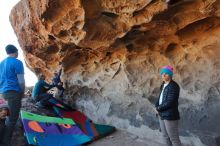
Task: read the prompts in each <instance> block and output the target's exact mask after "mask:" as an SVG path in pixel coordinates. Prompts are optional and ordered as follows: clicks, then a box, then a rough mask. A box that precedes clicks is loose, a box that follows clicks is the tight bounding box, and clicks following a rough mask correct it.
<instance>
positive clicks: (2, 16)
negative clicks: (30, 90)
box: [0, 0, 37, 86]
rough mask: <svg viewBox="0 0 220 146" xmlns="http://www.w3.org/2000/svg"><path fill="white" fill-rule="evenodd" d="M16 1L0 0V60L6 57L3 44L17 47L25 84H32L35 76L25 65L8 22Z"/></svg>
mask: <svg viewBox="0 0 220 146" xmlns="http://www.w3.org/2000/svg"><path fill="white" fill-rule="evenodd" d="M18 2H19V0H8V1H7V0H5V1H2V2H1V5H0V20H1V21H0V61H2V60H3V59H4V58H5V57H7V55H6V53H5V46H6V45H7V44H14V45H15V46H16V47H17V48H18V49H19V56H18V59H20V60H22V62H23V64H24V67H25V81H26V86H33V85H34V84H35V83H36V81H37V78H36V76H35V75H34V73H32V72H31V71H30V70H29V69H28V68H27V67H26V66H25V63H24V59H23V53H22V50H21V49H20V46H19V44H18V42H17V38H16V35H15V33H14V31H13V29H12V26H11V24H10V22H9V14H10V12H11V9H12V8H13V6H15V5H16V3H18Z"/></svg>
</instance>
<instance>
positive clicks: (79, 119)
mask: <svg viewBox="0 0 220 146" xmlns="http://www.w3.org/2000/svg"><path fill="white" fill-rule="evenodd" d="M53 109H54V111H55V113H56V114H57V115H58V116H61V117H63V118H70V119H72V120H73V121H74V122H75V123H76V124H77V125H78V126H79V127H80V129H81V130H82V131H83V132H84V133H85V134H86V135H87V136H90V137H92V138H93V140H95V139H98V138H101V137H104V136H106V135H108V134H111V133H112V132H114V131H115V127H113V126H109V125H101V124H95V123H93V121H92V120H90V119H89V118H88V117H87V116H86V115H85V114H83V113H82V112H80V111H77V110H71V111H65V110H62V109H60V108H58V107H53Z"/></svg>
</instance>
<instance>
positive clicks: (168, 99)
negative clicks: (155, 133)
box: [155, 66, 181, 146]
mask: <svg viewBox="0 0 220 146" xmlns="http://www.w3.org/2000/svg"><path fill="white" fill-rule="evenodd" d="M160 75H161V77H162V80H163V83H162V85H161V87H160V95H159V98H158V100H157V102H156V104H155V111H156V113H157V114H158V115H159V123H160V129H161V132H162V134H163V139H164V142H165V143H166V146H181V142H180V139H179V132H178V121H179V119H180V116H179V110H178V99H179V94H180V87H179V85H178V84H177V83H176V82H175V81H174V80H173V79H172V77H173V68H172V67H171V66H164V67H163V68H162V69H161V71H160Z"/></svg>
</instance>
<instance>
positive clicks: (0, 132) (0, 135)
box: [0, 119, 5, 143]
mask: <svg viewBox="0 0 220 146" xmlns="http://www.w3.org/2000/svg"><path fill="white" fill-rule="evenodd" d="M4 129H5V119H0V143H2V138H3V134H4Z"/></svg>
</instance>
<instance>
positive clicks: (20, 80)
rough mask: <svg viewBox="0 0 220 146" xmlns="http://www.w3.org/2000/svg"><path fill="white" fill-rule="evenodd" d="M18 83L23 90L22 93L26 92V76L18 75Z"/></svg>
mask: <svg viewBox="0 0 220 146" xmlns="http://www.w3.org/2000/svg"><path fill="white" fill-rule="evenodd" d="M17 78H18V83H19V86H20V88H21V92H22V93H24V91H25V80H24V74H17Z"/></svg>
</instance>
